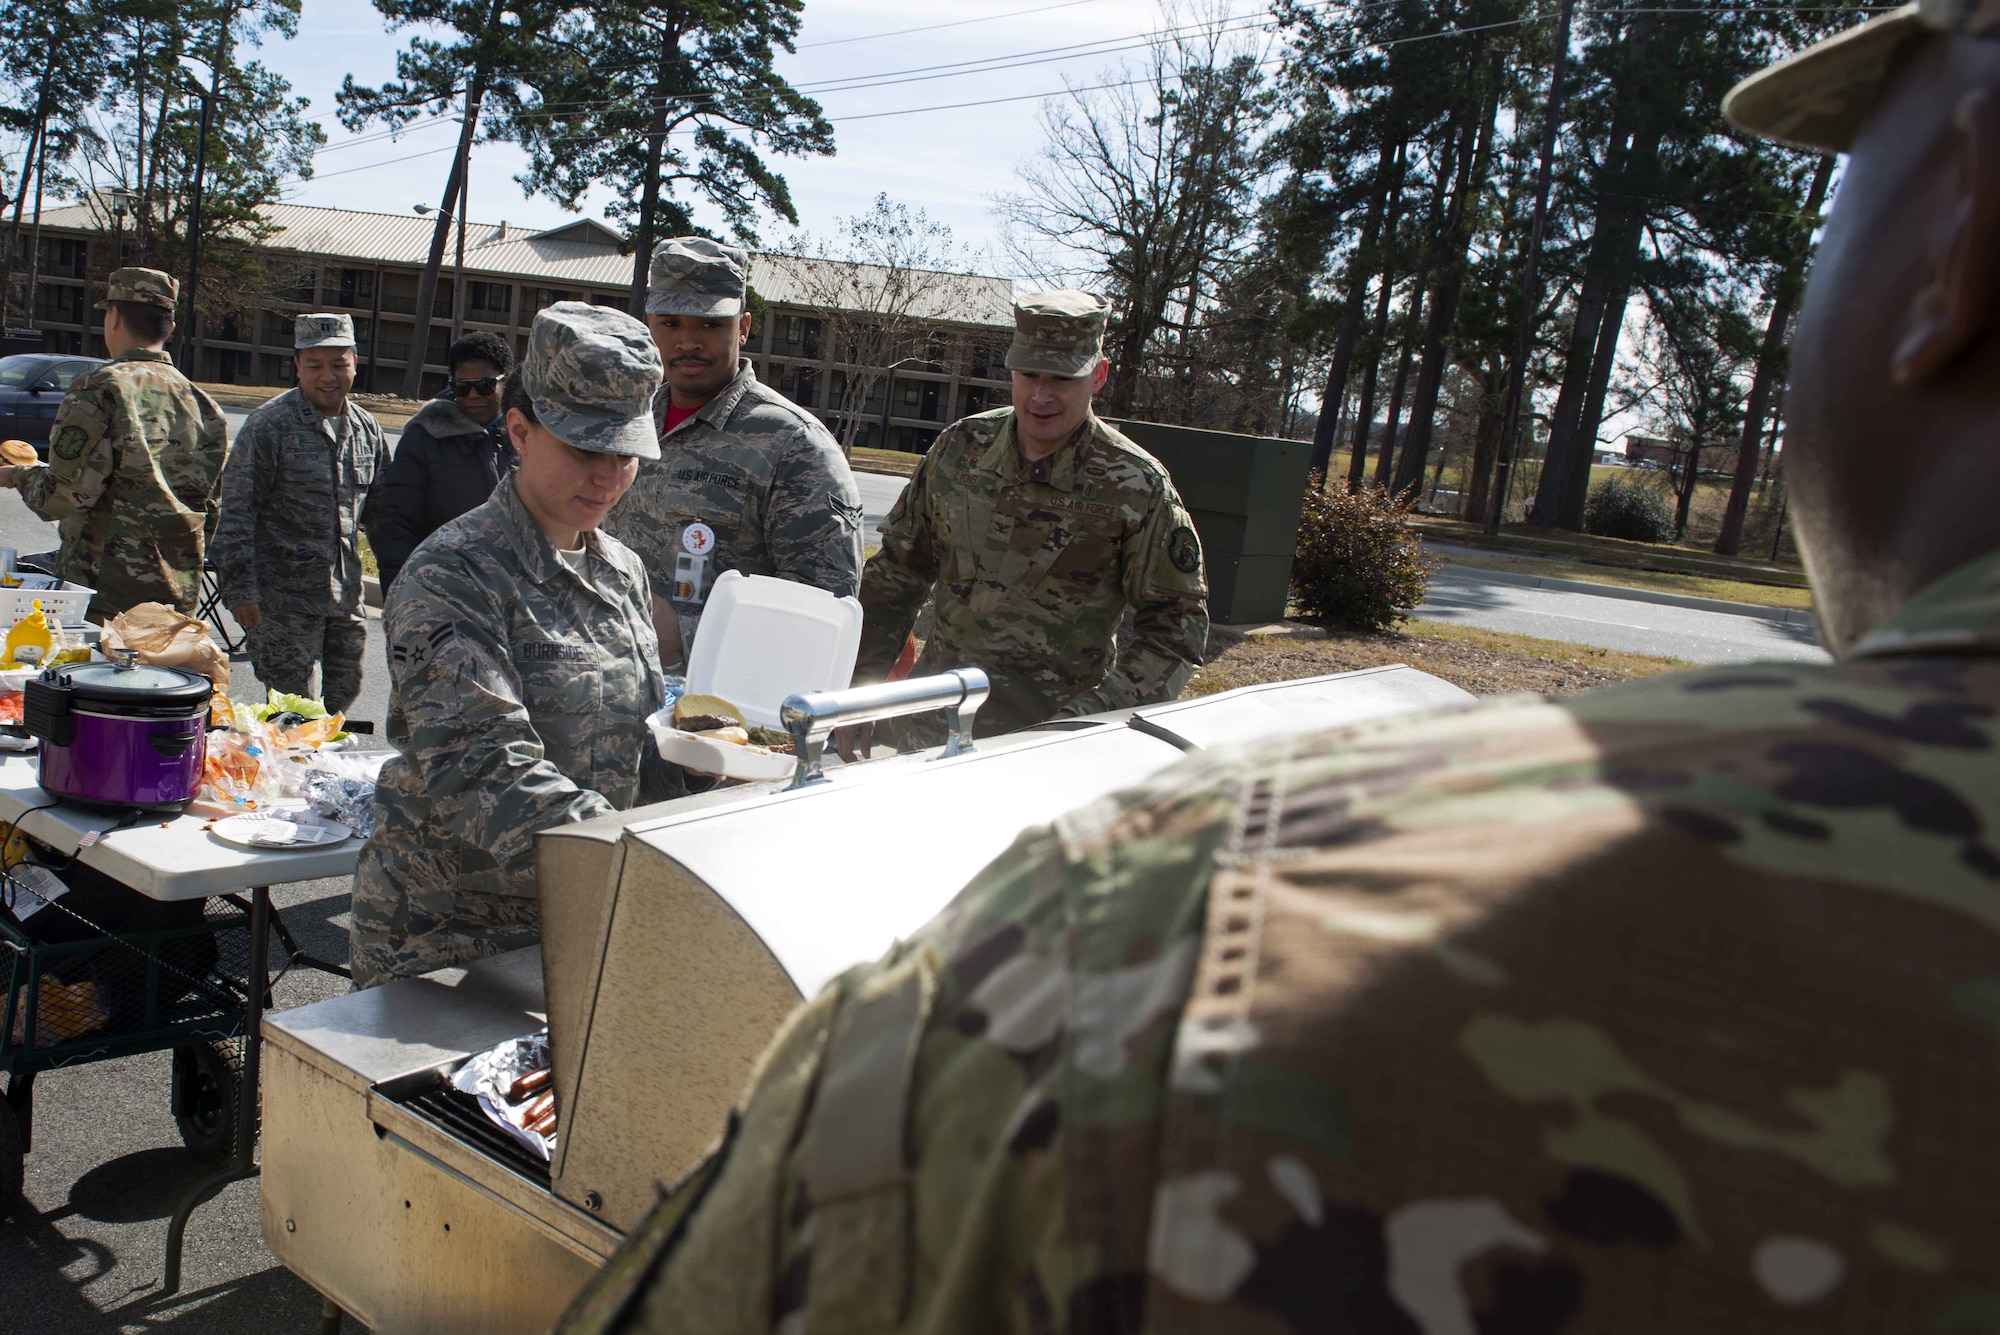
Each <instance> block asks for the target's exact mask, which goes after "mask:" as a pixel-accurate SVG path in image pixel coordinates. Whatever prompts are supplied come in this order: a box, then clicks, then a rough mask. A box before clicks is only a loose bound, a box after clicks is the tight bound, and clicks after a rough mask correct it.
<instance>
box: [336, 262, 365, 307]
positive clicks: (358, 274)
mask: <svg viewBox="0 0 2000 1335" xmlns="http://www.w3.org/2000/svg"><path fill="white" fill-rule="evenodd" d="M374 299H375V271H374V270H373V269H342V270H341V271H340V291H339V293H338V294H337V296H336V297H335V300H336V301H337V302H338V303H339V304H340V305H342V306H366V305H367V304H368V303H370V302H371V301H373V300H374Z"/></svg>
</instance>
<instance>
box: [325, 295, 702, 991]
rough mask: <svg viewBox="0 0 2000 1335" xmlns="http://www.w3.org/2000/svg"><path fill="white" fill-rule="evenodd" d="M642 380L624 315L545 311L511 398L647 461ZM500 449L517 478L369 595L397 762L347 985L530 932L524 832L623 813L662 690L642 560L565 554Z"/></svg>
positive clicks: (652, 370)
mask: <svg viewBox="0 0 2000 1335" xmlns="http://www.w3.org/2000/svg"><path fill="white" fill-rule="evenodd" d="M659 383H660V363H659V357H658V355H657V354H656V353H655V352H654V350H653V345H652V343H651V341H650V340H649V339H648V337H647V334H646V331H645V329H644V327H642V326H641V325H640V324H639V322H638V321H636V320H634V319H633V318H632V317H631V316H629V315H625V314H622V313H620V312H618V311H613V310H610V309H608V308H604V307H598V306H586V305H584V304H582V303H581V302H560V303H558V304H556V305H554V306H551V307H549V308H548V309H547V310H545V311H543V312H541V313H540V314H539V315H537V316H536V317H535V324H534V328H533V330H532V332H531V333H530V335H529V343H528V356H527V360H526V361H525V362H524V363H523V364H522V367H521V383H520V388H521V390H523V391H524V392H525V395H526V397H527V399H528V400H529V401H530V402H531V403H532V405H533V413H534V417H535V420H536V421H538V422H539V424H540V426H541V427H543V428H546V430H547V431H548V432H550V433H553V435H554V437H555V438H556V440H557V441H559V442H561V443H562V444H563V445H568V446H573V447H575V449H577V450H583V451H590V452H593V453H595V454H599V455H613V456H621V457H636V458H639V459H653V458H657V457H658V453H659V446H658V443H657V441H656V439H655V436H654V433H653V425H652V422H651V420H650V411H651V404H652V396H653V392H654V391H655V390H656V389H657V388H658V387H659ZM510 402H511V400H510ZM514 406H516V407H519V406H520V405H519V404H518V403H516V404H515V405H514ZM514 420H516V419H514V417H513V415H512V414H510V422H512V421H514ZM514 439H515V444H516V446H517V447H518V448H519V449H520V451H521V454H522V465H521V468H520V469H519V470H517V471H515V472H514V473H511V474H510V475H509V476H508V477H507V478H505V479H503V480H502V481H501V483H500V486H499V488H498V490H496V491H495V492H494V494H493V498H492V499H491V500H490V501H488V502H487V503H486V504H484V505H482V506H480V507H478V508H477V509H475V510H472V511H470V512H468V513H466V514H464V515H462V516H460V517H459V518H457V519H455V520H453V521H452V522H450V523H449V524H446V525H445V526H444V527H443V528H441V529H439V530H438V531H437V532H436V533H434V534H432V535H431V536H430V537H428V538H426V539H425V540H424V542H423V543H422V544H421V545H420V546H419V547H418V548H417V550H416V552H415V553H414V554H413V555H412V556H411V557H410V561H409V563H408V564H407V565H405V566H404V567H403V573H402V574H401V575H400V576H399V577H398V578H397V580H396V583H395V584H394V585H393V586H392V587H391V588H390V590H389V599H388V607H387V609H386V611H385V614H384V617H383V626H384V630H385V632H386V634H387V636H388V640H389V646H390V658H391V664H392V666H391V678H392V680H393V682H394V692H395V706H394V708H393V709H392V710H391V711H390V716H391V720H392V724H393V733H392V737H391V740H392V741H393V742H394V743H395V745H396V747H397V749H398V751H399V752H400V753H401V754H400V755H399V756H398V757H397V758H396V759H394V760H392V761H390V762H389V764H388V765H387V766H386V767H385V768H384V770H383V773H382V781H381V787H380V788H379V789H378V790H377V793H376V799H375V816H376V822H377V823H376V830H375V834H374V835H373V836H372V837H371V838H370V839H369V841H368V846H367V847H366V848H365V849H363V850H362V853H361V863H360V867H359V868H358V870H357V871H356V874H355V881H354V932H353V945H352V954H353V961H354V978H355V982H356V983H357V984H359V985H360V986H363V987H368V986H372V985H374V984H376V983H380V982H384V981H386V980H387V979H389V978H392V977H398V976H409V975H415V974H420V973H424V972H426V971H428V970H431V969H438V968H443V967H445V966H446V965H451V964H463V963H466V962H467V961H469V960H474V959H478V958H480V957H481V956H485V955H492V954H498V953H499V952H501V951H505V950H513V949H516V948H518V947H520V946H524V945H530V944H533V943H534V942H535V941H537V940H539V939H540V936H541V911H540V905H539V902H538V901H537V899H536V897H535V862H534V837H535V832H536V831H538V830H545V829H547V828H549V827H550V826H551V825H560V824H562V823H563V822H565V821H578V820H589V819H590V818H592V817H594V816H601V815H604V814H605V813H606V812H609V811H614V810H618V809H620V808H623V807H627V806H630V805H631V804H632V802H633V799H634V797H635V795H636V794H637V791H638V783H639V759H640V753H641V751H642V750H643V749H644V748H646V747H647V746H649V745H650V744H651V742H650V738H649V735H648V733H647V730H646V716H647V715H648V714H650V713H651V712H652V711H653V710H655V709H657V708H659V706H660V702H661V700H662V699H663V698H664V694H665V684H664V682H663V681H662V680H661V673H660V659H659V652H658V650H657V648H656V646H655V643H654V639H653V629H652V603H651V599H650V597H649V595H648V591H647V587H646V572H645V568H644V566H643V565H642V564H641V563H640V561H639V558H638V557H637V556H636V555H634V554H633V552H632V551H631V549H629V548H628V547H626V546H625V545H624V544H623V543H621V542H619V541H618V540H617V539H615V538H612V537H610V536H608V535H607V534H605V533H603V532H602V530H601V529H600V530H598V531H595V532H592V531H589V530H583V531H581V532H580V534H579V540H580V545H581V547H582V549H583V550H582V551H581V552H575V551H572V552H570V554H569V555H568V556H567V557H565V556H564V554H563V552H561V551H559V550H558V549H557V548H556V546H555V545H554V544H553V543H552V542H551V540H550V538H549V536H548V533H547V531H546V529H545V528H544V527H543V525H542V523H541V522H540V521H539V520H538V518H537V516H536V514H535V513H534V512H533V511H532V510H531V509H530V502H531V501H532V500H533V498H534V496H535V495H536V493H534V492H532V491H530V492H529V493H528V494H529V500H524V499H523V490H524V489H530V488H533V487H534V486H535V485H536V480H537V478H538V477H540V476H541V471H540V469H541V465H540V463H539V461H538V457H537V456H536V455H535V454H533V453H532V452H531V450H532V449H533V448H535V447H536V442H533V441H524V440H523V438H522V434H521V432H520V431H519V430H517V431H516V434H515V438H514ZM540 448H548V446H547V445H546V444H544V445H541V446H540ZM557 448H560V446H557ZM627 480H628V481H629V474H628V475H627ZM579 567H580V568H579Z"/></svg>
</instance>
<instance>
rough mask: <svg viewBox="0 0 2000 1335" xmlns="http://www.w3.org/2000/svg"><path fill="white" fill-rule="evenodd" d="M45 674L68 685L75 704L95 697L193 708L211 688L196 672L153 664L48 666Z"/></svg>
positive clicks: (113, 701)
mask: <svg viewBox="0 0 2000 1335" xmlns="http://www.w3.org/2000/svg"><path fill="white" fill-rule="evenodd" d="M46 676H48V677H52V678H54V680H55V684H56V685H59V686H67V687H69V688H70V690H71V691H72V692H73V693H74V698H75V699H76V701H77V702H78V703H83V702H86V701H92V700H95V701H97V702H99V703H102V704H111V705H121V704H122V705H151V706H156V707H172V706H175V705H183V706H186V707H188V708H190V709H192V708H194V707H195V706H197V705H205V704H207V703H208V700H209V696H210V695H211V694H213V691H214V688H213V687H212V686H211V685H210V683H209V680H208V678H207V677H205V676H203V675H202V674H201V673H199V672H191V671H189V670H188V669H186V668H177V667H161V666H158V665H156V664H152V663H141V664H137V665H135V666H133V667H129V668H128V667H120V666H118V664H116V663H75V664H71V665H69V666H67V667H60V668H51V669H50V670H49V672H48V673H47V674H46Z"/></svg>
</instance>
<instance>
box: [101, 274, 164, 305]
mask: <svg viewBox="0 0 2000 1335" xmlns="http://www.w3.org/2000/svg"><path fill="white" fill-rule="evenodd" d="M180 295H181V285H180V284H179V283H176V282H175V281H174V280H173V279H171V278H169V277H167V275H165V274H163V273H161V272H160V271H159V270H158V269H113V270H112V271H111V277H109V278H107V279H105V280H104V300H103V301H100V302H98V303H97V309H98V310H100V311H101V310H103V309H104V308H105V307H106V306H109V305H110V304H111V303H112V302H114V301H136V302H138V303H139V304H140V305H141V306H158V307H159V308H160V309H162V310H167V311H171V310H172V309H173V308H174V303H175V302H177V301H179V300H180Z"/></svg>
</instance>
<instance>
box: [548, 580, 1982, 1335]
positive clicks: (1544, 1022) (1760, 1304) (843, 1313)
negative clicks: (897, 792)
mask: <svg viewBox="0 0 2000 1335" xmlns="http://www.w3.org/2000/svg"><path fill="white" fill-rule="evenodd" d="M1996 745H2000V554H1995V555H1992V556H1988V557H1985V558H1983V559H1981V560H1980V561H1978V562H1976V563H1975V564H1973V565H1971V566H1969V567H1967V568H1965V569H1963V570H1961V571H1960V572H1959V573H1957V574H1955V575H1953V576H1951V577H1949V578H1947V579H1946V580H1944V581H1941V582H1940V583H1939V584H1937V585H1934V586H1933V587H1932V588H1931V589H1929V590H1928V591H1926V592H1925V593H1924V594H1922V595H1920V596H1919V597H1918V598H1917V599H1916V600H1915V601H1913V602H1912V603H1911V604H1910V605H1908V606H1907V607H1906V609H1905V610H1904V611H1903V612H1902V613H1901V614H1900V615H1899V616H1897V617H1896V618H1895V619H1894V620H1893V622H1892V623H1891V624H1890V625H1889V626H1887V627H1886V628H1884V629H1883V630H1882V631H1880V632H1879V633H1877V634H1876V635H1874V636H1872V637H1870V639H1869V640H1867V641H1866V642H1864V643H1863V644H1862V645H1861V646H1860V647H1859V648H1858V649H1857V650H1856V651H1855V652H1854V653H1852V654H1851V655H1849V656H1848V657H1847V658H1846V659H1844V660H1843V661H1841V662H1840V663H1838V664H1836V665H1834V666H1831V667H1817V666H1805V665H1798V664H1757V665H1750V666H1731V667H1724V668H1717V669H1714V670H1709V671H1703V672H1698V673H1691V674H1686V675H1678V676H1667V677H1659V678H1654V679H1651V680H1648V681H1644V682H1639V683H1635V684H1631V685H1626V686H1622V687H1618V688H1614V689H1610V690H1605V691H1600V692H1596V693H1592V694H1589V695H1585V696H1580V697H1576V698H1573V699H1570V700H1566V701H1563V702H1560V703H1540V702H1536V701H1531V700H1526V699H1520V700H1508V701H1502V702H1498V703H1495V704H1491V705H1488V706H1485V707H1480V708H1475V709H1472V710H1470V711H1461V712H1452V713H1446V714H1442V715H1435V716H1428V717H1422V718H1416V719H1405V720H1390V721H1385V722H1383V723H1380V724H1373V725H1365V726H1362V727H1358V728H1354V729H1349V730H1344V731H1336V732H1331V733H1326V734H1322V735H1318V736H1313V737H1306V738H1294V739H1278V740H1275V741H1273V742H1270V743H1268V744H1265V745H1261V746H1259V747H1256V748H1254V749H1252V750H1250V751H1249V752H1247V753H1239V754H1235V755H1227V754H1217V755H1212V756H1204V757H1196V758H1191V759H1190V760H1189V761H1187V762H1185V763H1183V764H1182V765H1179V766H1176V767H1175V768H1173V769H1171V770H1169V771H1166V772H1165V773H1163V774H1161V775H1160V776H1158V777H1157V778H1156V779H1154V780H1152V781H1151V782H1149V783H1148V784H1146V785H1145V786H1144V787H1142V788H1140V789H1138V790H1135V791H1133V792H1129V793H1126V794H1124V795H1122V796H1118V797H1114V798H1110V799H1106V800H1105V801H1102V802H1100V803H1097V804H1095V805H1094V806H1092V807H1089V808H1086V809H1085V810H1084V811H1082V812H1080V813H1077V814H1075V815H1072V816H1070V817H1068V818H1066V819H1064V820H1062V821H1059V822H1057V823H1056V824H1055V825H1054V826H1053V827H1050V828H1047V829H1043V830H1039V831H1034V832H1030V833H1028V834H1026V835H1024V836H1022V838H1021V839H1020V840H1019V841H1018V842H1017V843H1016V844H1015V846H1014V848H1013V849H1012V850H1011V851H1010V852H1008V853H1007V854H1005V855H1003V856H1002V858H1000V859H999V860H998V861H996V862H995V863H994V864H993V865H992V866H991V867H989V868H988V869H987V870H986V871H985V872H984V873H982V874H981V875H980V876H979V877H978V878H976V879H975V881H974V882H973V883H972V885H971V886H969V887H968V888H967V889H966V891H965V892H964V893H963V894H961V895H960V896H959V897H958V899H957V900H956V901H955V902H954V903H953V904H952V905H951V906H950V907H949V908H947V909H946V910H945V912H944V913H943V914H941V915H940V916H939V917H938V918H937V919H936V920H934V921H933V922H932V923H931V924H930V925H929V926H928V927H927V928H926V929H925V930H924V931H923V932H921V933H920V934H919V935H918V936H917V937H916V938H915V939H913V940H911V941H910V942H908V943H905V944H903V945H900V946H899V947H897V948H896V949H895V950H893V951H892V952H891V953H890V954H889V955H888V956H887V957H885V958H884V959H883V960H882V961H881V962H880V963H878V964H875V965H871V966H865V967H861V968H857V969H855V970H853V971H851V972H850V973H849V974H848V975H846V976H845V977H844V978H842V979H840V980H838V981H837V982H836V983H834V984H831V985H829V987H828V988H827V989H826V991H825V992H824V993H823V994H822V995H821V996H820V997H819V998H818V999H817V1000H816V1001H814V1002H813V1003H812V1004H811V1005H809V1006H808V1007H806V1008H804V1009H803V1010H801V1011H800V1012H798V1013H796V1014H795V1016H794V1017H793V1019H792V1020H791V1021H790V1022H789V1023H788V1025H787V1026H786V1028H785V1029H784V1030H783V1032H782V1033H781V1034H780V1035H779V1037H778V1038H777V1039H776V1040H775V1041H774V1043H773V1045H772V1047H771V1048H770V1049H769V1050H768V1051H767V1053H766V1054H765V1056H764V1058H763V1060H762V1061H761V1063H760V1066H759V1070H758V1073H757V1075H756V1076H755V1078H754V1079H753V1084H752V1089H751V1090H750V1092H749V1093H748V1095H747V1101H746V1104H745V1106H744V1109H743V1113H742V1117H741V1120H740V1123H739V1124H738V1125H737V1128H736V1130H735V1132H734V1136H733V1140H732V1142H731V1143H729V1144H728V1145H727V1147H726V1157H725V1158H724V1159H721V1160H712V1161H711V1162H710V1164H709V1165H708V1166H707V1167H705V1168H704V1169H703V1170H701V1171H700V1172H699V1173H698V1174H697V1175H696V1176H695V1177H694V1178H692V1179H691V1180H690V1182H689V1183H688V1184H686V1185H685V1186H684V1187H683V1188H682V1190H680V1191H679V1192H678V1193H677V1194H675V1195H674V1196H671V1197H670V1198H669V1199H668V1200H667V1201H666V1203H665V1204H664V1205H663V1206H662V1207H661V1209H660V1210H658V1211H656V1212H655V1214H654V1216H653V1217H652V1219H650V1220H649V1221H648V1222H647V1223H646V1224H645V1225H644V1226H643V1227H642V1228H641V1229H640V1230H638V1231H637V1232H636V1233H635V1234H634V1236H633V1239H632V1241H631V1243H630V1245H629V1246H628V1249H627V1251H626V1252H625V1253H623V1254H621V1256H620V1257H619V1258H618V1259H617V1260H616V1261H614V1263H613V1264H612V1266H611V1267H610V1268H609V1269H608V1270H607V1271H606V1272H605V1273H604V1275H603V1276H602V1277H601V1278H600V1279H599V1280H598V1281H597V1282H596V1283H595V1284H594V1285H593V1286H592V1287H591V1288H590V1289H589V1290H587V1291H586V1293H585V1294H584V1295H583V1296H582V1298H580V1299H579V1301H578V1303H577V1305H576V1307H575V1308H574V1309H573V1311H572V1314H571V1318H570V1319H569V1321H568V1322H567V1323H566V1324H565V1326H564V1327H563V1330H565V1331H567V1332H573V1333H574V1332H585V1331H600V1330H618V1331H646V1332H663V1331H680V1330H686V1331H701V1332H705V1333H707V1335H731V1333H733V1332H750V1331H767V1330H782V1331H785V1332H788V1333H790V1335H829V1333H830V1332H838V1331H856V1330H870V1331H888V1330H896V1331H926V1332H946V1331H950V1332H981V1331H996V1332H997V1331H1068V1332H1098V1331H1104V1332H1111V1331H1117V1332H1128V1331H1148V1332H1181V1331H1190V1332H1191V1331H1195V1330H1202V1331H1245V1332H1249V1331H1297V1332H1305V1331H1370V1332H1375V1331H1381V1332H1424V1333H1425V1335H1459V1333H1469V1332H1474V1331H1510V1332H1523V1333H1524V1335H1536V1333H1540V1332H1553V1331H1558V1330H1562V1331H1579V1332H1581V1331H1621V1332H1651V1331H1658V1332H1692V1331H1703V1332H1708V1331H1746V1332H1747V1331H1752V1330H1754V1331H1758V1332H1784V1331H1800V1332H1805V1331H1812V1332H1836V1331H1840V1332H1889V1331H1896V1332H1924V1331H1936V1332H1944V1331H1973V1330H1991V1329H1995V1328H1996V1326H1995V1321H1996V1314H2000V1211H1996V1210H1995V1209H1994V1205H1993V1202H1994V1201H1995V1200H1996V1199H2000V1155H1996V1154H1995V1153H1994V1152H1993V1150H1992V1147H1991V1139H1992V1116H1991V1114H1992V1110H1993V1109H1995V1108H1996V1107H2000V783H1996V780H1995V774H1996V771H1995V756H1996ZM718 1163H719V1164H720V1167H719V1169H718V1167H717V1165H718ZM691 1208H692V1209H696V1210H698V1213H695V1214H694V1215H693V1219H692V1225H691V1228H690V1229H689V1230H688V1231H687V1232H686V1233H685V1234H684V1235H677V1234H676V1227H677V1224H678V1222H679V1220H680V1218H681V1217H682V1216H684V1215H686V1214H687V1213H688V1212H689V1210H690V1209H691ZM663 1252H666V1253H668V1255H667V1258H666V1260H665V1261H664V1263H663V1264H661V1263H660V1261H659V1258H660V1255H661V1253H663ZM628 1299H629V1302H628V1301H627V1300H628Z"/></svg>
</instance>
